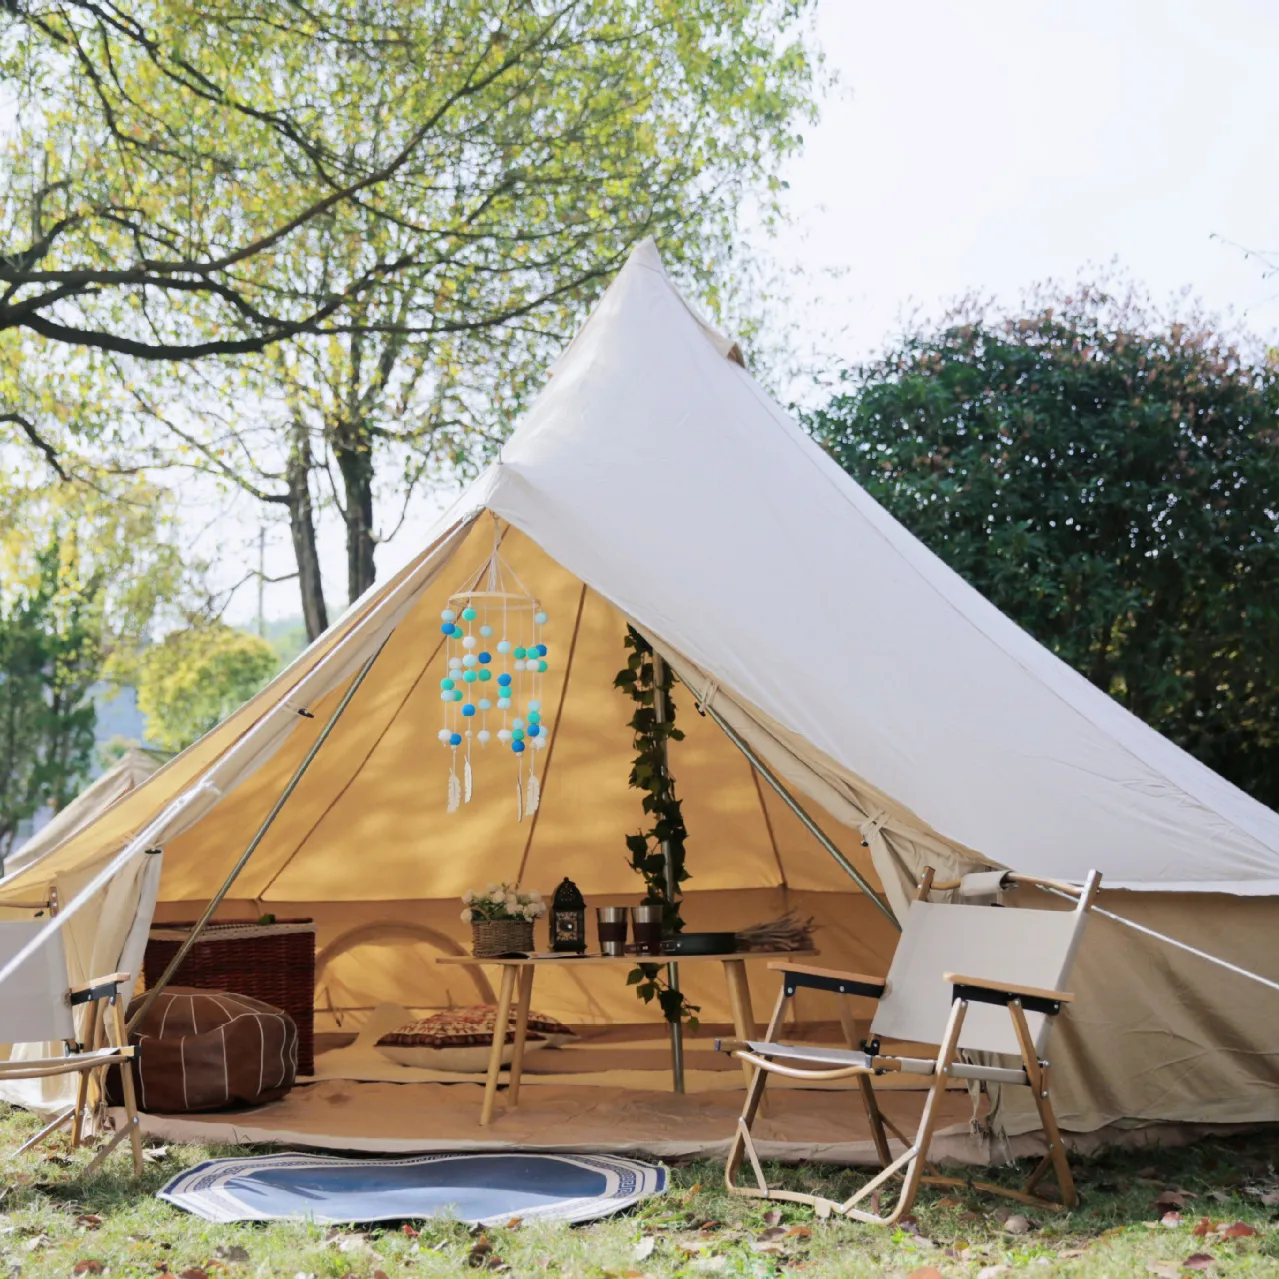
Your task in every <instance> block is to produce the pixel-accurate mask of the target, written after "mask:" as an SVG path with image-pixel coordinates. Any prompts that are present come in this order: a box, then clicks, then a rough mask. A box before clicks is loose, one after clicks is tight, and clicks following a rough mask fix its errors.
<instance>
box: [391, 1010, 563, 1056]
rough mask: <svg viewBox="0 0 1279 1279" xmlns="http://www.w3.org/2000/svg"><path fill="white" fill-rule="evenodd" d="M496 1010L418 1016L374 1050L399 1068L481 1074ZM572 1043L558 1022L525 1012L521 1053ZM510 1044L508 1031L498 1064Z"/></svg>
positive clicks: (511, 1049) (511, 1038) (511, 1047)
mask: <svg viewBox="0 0 1279 1279" xmlns="http://www.w3.org/2000/svg"><path fill="white" fill-rule="evenodd" d="M496 1011H497V1010H496V1008H494V1006H493V1005H492V1004H471V1005H468V1006H466V1007H462V1008H449V1009H447V1010H445V1011H444V1012H438V1013H433V1014H432V1015H431V1016H430V1017H420V1018H418V1020H416V1021H411V1022H408V1023H407V1024H406V1025H403V1026H400V1027H398V1028H397V1029H396V1030H393V1031H391V1032H390V1033H389V1034H385V1035H383V1036H381V1038H379V1039H378V1041H377V1048H378V1051H379V1052H381V1053H383V1054H384V1055H385V1056H387V1057H389V1058H390V1059H391V1060H392V1061H394V1062H397V1063H398V1064H399V1065H401V1066H414V1067H419V1068H423V1069H427V1070H451V1071H459V1072H465V1073H472V1072H477V1071H482V1070H485V1069H487V1068H488V1060H489V1051H490V1049H491V1047H492V1044H493V1019H494V1015H495V1014H496ZM573 1038H575V1036H574V1034H573V1032H572V1031H571V1030H570V1029H569V1027H567V1026H566V1025H565V1024H564V1023H563V1022H562V1021H557V1020H556V1019H555V1018H554V1017H547V1016H546V1015H545V1014H543V1013H538V1012H533V1011H532V1010H530V1011H529V1015H528V1038H527V1040H526V1042H525V1051H526V1052H531V1051H535V1050H537V1049H539V1048H552V1047H558V1046H559V1045H560V1044H562V1043H565V1042H566V1041H567V1040H569V1039H573ZM514 1045H515V1029H514V1026H512V1027H511V1029H509V1030H508V1031H507V1032H506V1042H505V1045H504V1047H503V1049H502V1063H503V1065H510V1062H511V1056H512V1054H513V1052H514Z"/></svg>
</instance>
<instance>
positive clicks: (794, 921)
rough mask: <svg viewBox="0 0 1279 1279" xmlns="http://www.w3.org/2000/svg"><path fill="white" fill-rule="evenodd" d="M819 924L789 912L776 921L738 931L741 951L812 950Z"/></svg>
mask: <svg viewBox="0 0 1279 1279" xmlns="http://www.w3.org/2000/svg"><path fill="white" fill-rule="evenodd" d="M816 928H817V922H816V921H815V920H813V919H801V918H800V917H799V915H797V914H796V913H795V912H794V911H793V910H788V911H787V912H786V914H784V915H778V917H777V918H776V919H770V920H767V921H766V922H765V923H762V924H752V925H751V926H750V927H749V928H740V929H738V931H737V948H738V949H739V950H812V949H813V932H814V931H815V930H816Z"/></svg>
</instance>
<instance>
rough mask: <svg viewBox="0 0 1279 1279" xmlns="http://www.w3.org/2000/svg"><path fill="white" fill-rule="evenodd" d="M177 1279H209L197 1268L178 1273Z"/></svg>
mask: <svg viewBox="0 0 1279 1279" xmlns="http://www.w3.org/2000/svg"><path fill="white" fill-rule="evenodd" d="M178 1279H209V1276H208V1275H207V1274H205V1272H204V1271H203V1270H201V1269H200V1267H199V1266H192V1267H191V1269H190V1270H183V1271H180V1272H179V1274H178Z"/></svg>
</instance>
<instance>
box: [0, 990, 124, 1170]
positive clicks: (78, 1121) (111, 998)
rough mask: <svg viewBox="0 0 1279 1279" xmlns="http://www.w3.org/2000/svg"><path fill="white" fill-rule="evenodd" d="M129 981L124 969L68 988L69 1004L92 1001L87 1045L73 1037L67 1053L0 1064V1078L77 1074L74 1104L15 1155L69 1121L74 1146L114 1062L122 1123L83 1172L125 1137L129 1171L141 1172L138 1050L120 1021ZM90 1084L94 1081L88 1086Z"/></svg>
mask: <svg viewBox="0 0 1279 1279" xmlns="http://www.w3.org/2000/svg"><path fill="white" fill-rule="evenodd" d="M128 981H129V974H128V973H112V974H111V975H110V976H108V977H95V978H94V979H93V980H92V981H89V982H86V983H85V984H84V985H83V986H73V987H72V988H71V989H70V991H68V993H67V996H66V998H67V1002H68V1003H69V1004H70V1005H71V1006H72V1007H73V1008H74V1007H77V1006H79V1005H81V1004H92V1005H93V1007H92V1009H91V1011H90V1014H89V1026H88V1030H87V1033H86V1035H85V1043H83V1044H82V1043H79V1042H77V1041H76V1040H74V1039H68V1040H66V1041H64V1042H65V1043H66V1055H65V1056H63V1057H42V1058H39V1059H36V1060H31V1061H4V1062H0V1079H43V1078H46V1077H47V1076H49V1075H65V1074H71V1073H77V1074H79V1076H80V1078H79V1080H78V1083H77V1088H76V1100H75V1105H74V1106H72V1107H71V1109H70V1110H66V1111H63V1112H62V1114H60V1115H58V1116H57V1117H56V1118H54V1119H52V1120H51V1121H50V1122H49V1123H47V1124H46V1125H45V1126H44V1127H43V1128H41V1129H40V1131H39V1132H38V1133H36V1134H35V1136H34V1137H31V1138H30V1139H29V1140H27V1141H25V1142H23V1144H22V1145H21V1146H20V1147H19V1148H18V1153H19V1154H21V1153H22V1152H23V1151H27V1150H30V1149H31V1148H32V1147H34V1146H36V1145H38V1144H39V1143H40V1142H42V1141H43V1140H44V1139H45V1138H46V1137H49V1136H52V1135H53V1133H55V1132H57V1131H58V1129H59V1128H62V1127H63V1126H64V1125H65V1124H67V1123H68V1122H69V1123H70V1124H71V1144H72V1146H73V1147H78V1146H79V1145H80V1144H81V1142H82V1140H83V1137H84V1124H85V1119H86V1117H87V1115H88V1114H89V1112H90V1110H91V1109H92V1107H93V1106H94V1105H95V1104H96V1102H97V1101H98V1100H99V1099H100V1098H102V1097H104V1096H105V1092H106V1089H105V1083H106V1072H107V1071H108V1070H109V1069H110V1068H111V1067H112V1066H118V1067H119V1069H120V1087H121V1092H122V1093H123V1095H124V1112H125V1125H124V1127H123V1128H121V1129H120V1130H119V1131H118V1132H116V1133H114V1134H113V1135H112V1137H111V1139H110V1140H109V1141H108V1142H107V1143H106V1144H105V1145H104V1146H103V1147H102V1149H101V1150H99V1151H98V1153H97V1154H96V1155H95V1156H94V1157H93V1161H92V1162H91V1163H90V1164H89V1166H88V1168H86V1169H85V1172H86V1174H92V1173H95V1172H96V1171H97V1170H98V1168H99V1167H101V1165H102V1162H103V1161H104V1160H105V1159H106V1157H107V1156H108V1155H109V1154H110V1153H111V1152H112V1151H113V1150H114V1149H115V1148H116V1146H118V1145H119V1144H120V1142H122V1141H123V1140H124V1139H125V1137H128V1138H129V1143H130V1145H131V1147H132V1151H133V1171H134V1173H135V1174H137V1175H138V1176H141V1174H142V1131H141V1128H140V1126H139V1122H138V1107H137V1093H136V1090H135V1088H134V1080H133V1062H134V1058H135V1056H136V1051H137V1050H136V1049H134V1048H133V1047H131V1046H130V1044H129V1039H128V1033H127V1031H126V1030H125V1025H124V1008H123V995H122V989H123V988H125V987H127V984H128ZM91 1083H93V1084H94V1088H93V1089H92V1090H91V1087H90V1085H91ZM94 1093H96V1096H95V1095H93V1094H94Z"/></svg>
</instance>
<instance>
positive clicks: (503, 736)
mask: <svg viewBox="0 0 1279 1279" xmlns="http://www.w3.org/2000/svg"><path fill="white" fill-rule="evenodd" d="M497 740H498V741H499V742H509V741H510V740H511V730H510V729H509V728H500V729H498V732H497Z"/></svg>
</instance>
